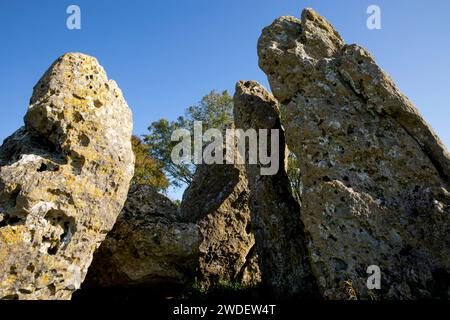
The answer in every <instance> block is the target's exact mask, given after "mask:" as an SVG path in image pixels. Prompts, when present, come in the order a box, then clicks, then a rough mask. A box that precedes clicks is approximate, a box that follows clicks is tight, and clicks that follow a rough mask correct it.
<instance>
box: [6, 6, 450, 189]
mask: <svg viewBox="0 0 450 320" xmlns="http://www.w3.org/2000/svg"><path fill="white" fill-rule="evenodd" d="M70 4H76V5H79V6H80V7H81V11H82V12H81V13H82V29H81V30H72V31H71V30H68V29H67V28H66V19H67V17H68V15H67V14H66V8H67V7H68V6H69V5H70ZM370 4H377V5H379V6H380V7H381V10H382V30H374V31H370V30H368V29H367V27H366V19H367V17H368V15H367V14H366V9H367V7H368V6H369V5H370ZM304 7H312V8H314V9H315V10H316V11H318V12H319V13H320V14H322V15H324V16H325V17H326V18H327V19H328V20H330V21H331V23H332V24H333V25H334V26H335V27H336V28H337V30H338V31H339V32H340V34H341V35H342V36H343V37H344V39H345V40H346V41H347V42H348V43H358V44H361V45H363V46H364V47H366V48H368V49H369V50H370V51H371V52H372V53H373V54H374V56H375V58H376V60H377V61H378V63H379V64H380V65H381V66H382V67H383V68H384V69H385V70H386V71H387V72H388V73H389V74H390V75H391V76H392V77H393V79H394V80H395V82H396V83H397V84H398V85H399V87H400V88H401V90H402V91H403V92H404V93H405V94H406V95H407V96H408V97H409V98H410V99H411V100H412V101H413V102H414V103H415V104H416V106H417V107H418V108H419V110H420V111H421V113H422V115H423V116H424V117H425V119H426V120H427V121H428V122H430V123H431V125H432V126H433V127H434V129H435V130H436V132H437V133H438V135H439V136H440V137H441V139H442V140H443V141H444V143H445V144H446V145H447V146H450V128H449V127H450V126H449V120H450V105H449V104H450V34H449V33H450V1H448V0H428V1H426V0H414V1H410V0H395V1H393V0H370V1H366V0H341V1H330V0H311V1H300V0H151V1H144V0H142V1H138V0H126V1H125V0H111V1H106V0H79V1H76V0H72V1H65V0H41V1H37V0H33V1H32V0H14V1H12V0H0V41H1V46H0V88H1V89H0V140H3V139H4V138H6V137H7V136H9V135H10V134H11V133H13V132H14V131H15V130H16V129H17V128H19V126H21V125H22V123H23V120H22V118H23V115H24V114H25V112H26V108H27V104H28V101H29V98H30V95H31V92H32V87H33V85H34V84H35V83H36V82H37V81H38V80H39V78H40V77H41V75H42V74H43V73H44V71H45V70H46V69H47V68H48V67H49V66H50V64H51V63H52V62H53V61H54V60H55V59H56V58H57V57H58V56H60V55H62V54H63V53H65V52H73V51H77V52H83V53H87V54H90V55H93V56H95V57H97V58H98V59H99V61H100V63H101V64H102V65H103V66H104V67H105V69H106V71H107V73H108V76H109V77H110V78H112V79H114V80H116V81H117V83H118V84H119V86H120V87H121V89H122V91H123V92H124V95H125V98H126V100H127V101H128V104H129V105H130V107H131V109H132V110H133V114H134V132H135V133H136V134H144V133H145V132H146V128H147V126H148V125H149V124H150V123H151V122H152V121H155V120H157V119H159V118H161V117H165V118H168V119H174V118H175V117H176V116H178V115H179V114H181V113H182V112H183V110H184V109H185V108H186V107H187V106H189V105H192V104H194V103H196V102H197V101H199V100H200V98H201V97H202V96H203V95H205V94H206V93H208V92H209V91H210V90H212V89H216V90H225V89H228V90H229V91H230V93H233V91H234V84H235V83H236V81H237V80H240V79H245V80H251V79H254V80H258V81H259V82H261V83H262V84H264V85H265V86H268V84H267V80H266V77H265V75H264V74H263V73H262V72H261V71H260V70H259V68H258V60H257V52H256V43H257V40H258V37H259V35H260V32H261V29H262V28H263V27H264V26H266V25H268V24H270V23H271V22H272V21H273V20H274V19H275V18H277V17H278V16H281V15H293V16H297V17H299V16H300V12H301V10H302V9H303V8H304ZM180 194H181V192H180V191H178V192H174V191H171V192H170V195H171V196H172V197H176V198H179V197H180Z"/></svg>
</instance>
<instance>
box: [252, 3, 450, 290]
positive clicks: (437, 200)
mask: <svg viewBox="0 0 450 320" xmlns="http://www.w3.org/2000/svg"><path fill="white" fill-rule="evenodd" d="M258 53H259V64H260V67H261V68H262V69H263V70H264V72H265V73H266V74H267V75H268V78H269V81H270V85H271V88H272V91H273V93H274V95H275V97H276V98H277V99H278V100H279V101H280V102H281V104H282V106H283V108H285V109H286V115H285V116H286V117H285V123H284V124H285V129H286V137H287V144H288V146H289V147H290V149H292V150H293V151H294V152H295V154H296V155H297V157H298V158H299V162H300V166H301V171H302V179H303V184H304V191H303V195H302V219H303V222H304V224H305V226H306V230H307V232H308V233H309V234H310V235H311V241H310V243H309V250H310V255H311V257H312V268H313V273H314V274H315V276H316V278H317V279H318V283H319V286H320V290H321V292H322V294H323V296H324V297H326V298H336V299H345V298H348V294H347V293H348V292H349V289H350V288H349V282H348V281H347V280H351V281H352V285H353V289H354V290H355V291H356V295H357V297H358V298H368V297H379V298H402V299H412V298H428V297H443V298H447V297H448V293H449V291H448V290H449V275H450V261H449V259H450V243H449V236H448V235H449V234H450V228H449V214H450V193H449V191H448V190H449V177H450V165H449V164H450V157H449V153H448V151H447V150H446V149H445V147H444V146H443V144H442V143H441V142H440V140H439V138H438V137H437V136H436V135H435V133H434V132H433V130H432V129H431V128H430V127H429V125H428V124H427V123H426V122H425V120H423V118H422V117H421V116H420V115H419V112H418V111H417V109H416V108H415V107H414V106H413V105H412V103H411V102H410V101H409V100H408V99H407V98H406V97H405V96H404V95H403V94H402V93H401V92H400V91H399V89H398V88H397V87H396V86H395V84H394V83H393V81H392V80H391V79H390V78H389V77H388V76H387V75H386V74H385V73H384V72H383V71H382V70H381V69H380V68H379V67H378V66H377V64H376V63H375V61H374V59H373V57H372V56H371V55H370V54H369V53H368V52H367V51H366V50H365V49H363V48H361V47H359V46H357V45H346V44H345V43H344V40H343V39H342V38H341V37H340V36H339V34H338V33H337V32H336V31H335V30H334V28H333V27H332V26H331V25H330V24H329V23H328V22H327V21H326V20H325V19H324V18H322V17H320V16H319V15H318V14H316V13H315V12H314V11H312V10H311V9H306V10H305V11H303V14H302V18H301V20H298V19H296V18H294V17H281V18H279V19H277V20H275V22H274V23H273V24H272V25H271V26H269V27H267V28H265V29H264V30H263V32H262V35H261V38H260V39H259V43H258ZM370 265H378V266H379V267H380V268H381V272H382V274H381V290H373V291H369V290H368V289H367V287H366V279H367V277H368V275H367V274H366V269H367V267H368V266H370Z"/></svg>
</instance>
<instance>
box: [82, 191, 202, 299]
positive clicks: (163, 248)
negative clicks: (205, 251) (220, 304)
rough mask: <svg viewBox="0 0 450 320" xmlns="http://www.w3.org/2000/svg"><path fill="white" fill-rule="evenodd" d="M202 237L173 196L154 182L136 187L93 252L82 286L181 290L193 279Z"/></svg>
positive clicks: (166, 291) (163, 290)
mask: <svg viewBox="0 0 450 320" xmlns="http://www.w3.org/2000/svg"><path fill="white" fill-rule="evenodd" d="M201 240H202V238H201V235H200V231H199V228H198V226H197V225H195V224H193V223H181V222H179V221H178V213H177V208H176V207H175V205H174V204H173V203H172V202H171V201H170V200H169V199H168V198H166V197H165V196H163V195H161V194H158V193H157V192H156V191H154V190H153V189H152V188H151V187H149V186H142V185H136V186H132V187H131V188H130V192H129V196H128V199H127V202H126V203H125V207H124V209H123V211H122V213H121V214H120V215H119V217H118V218H117V222H116V224H115V225H114V228H113V229H112V230H111V232H110V233H108V236H107V237H106V239H105V241H103V243H102V244H101V246H100V248H99V249H98V251H97V252H96V253H95V255H94V260H93V261H92V264H91V266H90V267H89V272H88V275H87V277H86V281H85V282H84V283H83V289H84V288H102V287H103V288H114V287H116V288H121V289H123V290H125V289H127V288H128V289H129V288H133V287H141V288H147V289H149V290H155V291H156V290H160V291H161V293H163V292H164V293H167V294H169V293H171V291H172V292H174V291H177V290H180V288H181V289H182V288H183V287H184V286H186V285H187V284H188V283H189V282H193V281H194V275H195V274H194V273H195V270H196V268H197V267H198V250H199V245H200V242H201ZM149 292H150V291H149Z"/></svg>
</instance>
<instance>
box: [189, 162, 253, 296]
mask: <svg viewBox="0 0 450 320" xmlns="http://www.w3.org/2000/svg"><path fill="white" fill-rule="evenodd" d="M181 214H182V220H183V221H186V222H192V223H197V224H198V225H199V227H200V231H201V233H202V236H203V241H202V243H201V244H200V258H199V260H200V269H199V277H198V282H199V285H200V286H201V287H202V288H204V289H208V288H210V287H211V286H216V285H219V286H222V285H233V286H240V287H242V288H244V287H247V286H253V285H256V284H258V283H259V282H260V280H261V279H260V271H259V266H258V260H257V255H256V250H255V237H254V235H253V233H252V230H251V221H250V211H249V207H248V184H247V179H246V177H245V172H244V166H243V165H231V164H230V165H227V164H213V165H206V164H203V165H198V166H197V170H196V172H195V175H194V180H193V182H192V184H191V185H190V186H189V188H188V189H186V191H185V193H184V195H183V201H182V204H181Z"/></svg>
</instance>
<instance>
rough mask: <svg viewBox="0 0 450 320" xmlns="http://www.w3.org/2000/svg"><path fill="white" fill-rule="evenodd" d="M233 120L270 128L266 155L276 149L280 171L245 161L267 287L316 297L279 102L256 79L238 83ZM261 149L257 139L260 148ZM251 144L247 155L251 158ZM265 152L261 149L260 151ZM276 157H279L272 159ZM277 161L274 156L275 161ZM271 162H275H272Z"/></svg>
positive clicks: (278, 293) (242, 125)
mask: <svg viewBox="0 0 450 320" xmlns="http://www.w3.org/2000/svg"><path fill="white" fill-rule="evenodd" d="M234 121H235V125H236V127H237V128H240V129H243V130H244V131H246V130H248V129H254V130H256V132H257V133H258V137H260V136H261V132H260V131H259V130H261V129H266V130H267V132H268V134H267V139H266V138H263V139H265V141H267V145H268V150H267V153H268V155H274V154H276V155H277V157H276V160H278V170H277V171H276V172H274V173H275V174H273V175H262V174H261V168H262V167H267V166H265V165H262V164H261V162H260V161H261V158H259V161H258V164H249V162H248V161H246V175H247V178H248V183H249V189H250V205H249V206H250V212H251V223H252V229H253V232H254V233H255V238H256V247H257V252H258V258H259V261H260V266H261V273H262V279H263V283H264V285H265V287H266V288H267V289H268V290H272V291H273V294H275V295H276V296H277V297H279V298H288V297H294V296H295V297H313V296H315V295H316V294H317V287H316V285H315V279H314V278H313V276H312V273H311V267H310V265H309V260H308V253H307V249H306V236H305V231H304V229H305V228H304V225H303V223H302V221H301V220H300V206H299V204H298V203H297V201H296V200H295V199H294V197H293V195H292V191H291V186H290V182H289V178H288V176H287V173H286V162H285V160H286V158H287V151H288V150H287V148H286V144H285V137H284V130H283V128H282V126H281V122H280V114H279V108H278V102H277V101H276V99H275V98H274V97H273V96H272V95H271V94H270V93H268V92H267V91H266V89H265V88H264V87H262V86H261V85H260V84H259V83H257V82H255V81H248V82H243V81H241V82H238V83H237V85H236V93H235V95H234ZM271 130H277V132H278V134H279V138H278V139H277V145H278V148H277V149H276V150H270V146H271V142H270V141H271V138H272V134H271ZM260 148H262V145H261V141H259V145H258V152H261V150H259V149H260ZM248 149H249V148H248V145H247V150H246V152H247V157H248ZM260 154H261V153H259V155H260ZM273 160H275V158H273ZM276 160H275V161H276ZM272 165H273V164H272Z"/></svg>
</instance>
